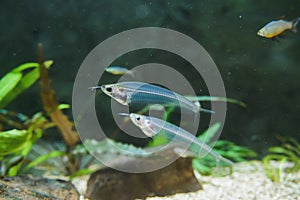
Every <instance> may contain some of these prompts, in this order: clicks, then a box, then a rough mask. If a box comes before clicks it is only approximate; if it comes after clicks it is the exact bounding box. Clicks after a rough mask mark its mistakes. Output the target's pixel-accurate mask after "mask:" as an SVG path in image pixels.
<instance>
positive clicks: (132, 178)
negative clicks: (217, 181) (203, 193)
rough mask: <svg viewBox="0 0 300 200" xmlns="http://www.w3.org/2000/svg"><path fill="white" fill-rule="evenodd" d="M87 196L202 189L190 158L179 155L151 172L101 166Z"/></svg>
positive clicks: (124, 196) (122, 196)
mask: <svg viewBox="0 0 300 200" xmlns="http://www.w3.org/2000/svg"><path fill="white" fill-rule="evenodd" d="M87 188H88V189H87V192H86V197H87V198H89V199H91V200H93V199H97V200H101V199H120V200H122V199H137V198H138V199H143V198H146V197H149V196H166V195H171V194H175V193H184V192H192V191H197V190H199V189H201V185H200V184H199V182H198V181H197V179H196V178H195V177H194V174H193V169H192V165H191V159H184V158H180V159H178V160H177V161H176V162H174V163H172V164H170V165H169V166H167V167H165V168H163V169H160V170H157V171H153V172H149V173H125V172H121V171H117V170H115V169H111V168H106V169H101V170H99V171H97V172H95V173H94V174H92V175H91V178H90V180H89V181H88V187H87Z"/></svg>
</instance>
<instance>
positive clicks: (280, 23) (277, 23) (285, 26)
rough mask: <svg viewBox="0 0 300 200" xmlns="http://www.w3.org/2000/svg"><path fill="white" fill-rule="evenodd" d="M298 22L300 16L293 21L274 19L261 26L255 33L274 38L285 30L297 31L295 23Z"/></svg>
mask: <svg viewBox="0 0 300 200" xmlns="http://www.w3.org/2000/svg"><path fill="white" fill-rule="evenodd" d="M299 22H300V18H297V19H295V20H293V21H287V20H283V19H281V20H274V21H271V22H270V23H268V24H266V25H265V26H264V27H262V28H261V29H260V30H259V31H258V32H257V35H259V36H262V37H266V38H274V37H277V36H279V35H280V34H281V33H283V32H284V31H285V30H289V29H290V30H292V31H294V32H297V25H298V24H299Z"/></svg>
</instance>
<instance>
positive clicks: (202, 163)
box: [192, 123, 257, 175]
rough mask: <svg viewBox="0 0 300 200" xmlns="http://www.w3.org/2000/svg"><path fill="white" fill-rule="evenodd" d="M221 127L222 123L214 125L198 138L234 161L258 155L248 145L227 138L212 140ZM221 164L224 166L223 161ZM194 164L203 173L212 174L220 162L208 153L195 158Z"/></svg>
mask: <svg viewBox="0 0 300 200" xmlns="http://www.w3.org/2000/svg"><path fill="white" fill-rule="evenodd" d="M220 127H221V124H220V123H216V124H214V125H212V126H211V127H210V128H208V129H207V130H206V131H204V132H203V133H202V134H201V135H200V136H198V139H199V140H201V141H203V142H205V143H208V144H210V145H211V146H212V147H213V150H214V151H215V152H216V153H218V154H219V155H221V156H223V157H224V158H227V159H229V160H231V161H234V162H242V161H247V160H248V159H250V158H255V157H257V153H256V152H255V151H253V150H251V149H249V148H247V147H242V146H239V145H237V144H235V143H233V142H230V141H227V140H218V141H216V142H211V140H212V138H213V137H214V136H215V135H216V133H217V132H218V130H219V128H220ZM219 164H220V165H221V166H223V163H222V162H221V163H219ZM192 165H193V168H194V169H195V170H197V171H198V172H199V173H200V174H202V175H210V174H212V169H213V168H214V167H216V166H217V167H218V163H217V162H216V160H215V159H214V158H213V157H212V156H210V155H207V156H205V157H203V158H193V160H192ZM225 166H226V165H225ZM229 167H230V166H229Z"/></svg>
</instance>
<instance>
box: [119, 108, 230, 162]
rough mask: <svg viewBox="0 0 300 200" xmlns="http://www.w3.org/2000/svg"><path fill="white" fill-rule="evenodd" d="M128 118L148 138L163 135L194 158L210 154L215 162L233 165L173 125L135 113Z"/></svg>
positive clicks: (188, 133) (191, 135)
mask: <svg viewBox="0 0 300 200" xmlns="http://www.w3.org/2000/svg"><path fill="white" fill-rule="evenodd" d="M121 115H126V114H121ZM127 115H128V114H127ZM129 117H130V119H131V121H132V123H133V124H134V125H136V126H137V127H139V128H140V129H141V130H142V131H143V133H144V134H145V135H147V136H148V137H154V136H156V135H157V134H163V136H165V137H166V138H167V139H168V140H169V141H171V140H172V141H174V142H175V143H176V144H178V145H179V146H182V147H188V148H187V149H188V150H189V151H191V152H192V153H193V154H194V155H195V156H198V157H200V156H202V155H206V154H210V155H211V156H213V157H214V158H215V159H216V161H217V162H219V161H223V162H225V163H227V164H228V165H232V164H233V162H231V161H230V160H228V159H226V158H224V157H222V156H221V155H219V154H217V153H216V152H215V151H213V150H212V148H211V147H210V146H208V145H207V144H205V143H203V142H201V141H200V140H199V139H198V138H197V137H195V136H194V135H193V134H191V133H190V132H188V131H186V130H184V129H182V128H180V127H178V126H175V125H174V124H171V123H169V122H166V121H164V120H161V119H158V118H155V117H149V116H145V115H140V114H136V113H130V114H129Z"/></svg>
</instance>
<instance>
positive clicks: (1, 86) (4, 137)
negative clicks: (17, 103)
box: [0, 60, 53, 176]
mask: <svg viewBox="0 0 300 200" xmlns="http://www.w3.org/2000/svg"><path fill="white" fill-rule="evenodd" d="M52 63H53V61H51V60H50V61H45V62H44V63H43V64H44V65H45V67H46V68H49V67H50V66H51V65H52ZM38 67H39V64H38V63H35V62H30V63H25V64H22V65H20V66H18V67H15V68H14V69H13V70H11V71H10V72H8V73H7V74H5V75H4V76H3V77H2V78H1V80H0V109H1V110H0V124H1V129H2V128H7V129H8V130H4V131H3V130H1V132H0V166H1V167H0V175H1V176H4V175H9V176H14V175H16V174H17V173H18V172H19V170H20V168H21V167H22V165H23V164H24V162H25V161H26V158H27V156H28V154H29V152H30V150H31V148H32V146H33V144H34V143H35V142H36V141H37V139H39V138H40V137H41V136H42V132H43V130H45V129H46V128H48V127H50V126H51V123H49V122H48V121H47V119H46V118H45V117H44V116H43V115H42V114H41V113H37V114H36V115H34V116H33V117H32V118H29V117H27V116H25V115H23V114H20V113H17V112H14V111H8V110H6V109H4V108H5V107H6V106H7V105H8V104H9V103H10V102H12V101H13V100H14V99H15V98H17V97H18V95H20V94H21V93H22V92H24V91H26V89H28V88H29V87H30V86H32V85H33V84H34V83H35V82H36V80H37V79H38V78H39V68H38Z"/></svg>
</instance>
